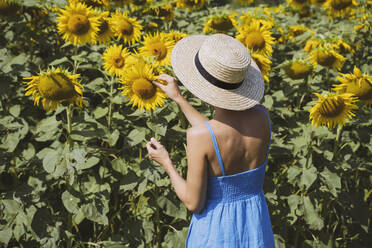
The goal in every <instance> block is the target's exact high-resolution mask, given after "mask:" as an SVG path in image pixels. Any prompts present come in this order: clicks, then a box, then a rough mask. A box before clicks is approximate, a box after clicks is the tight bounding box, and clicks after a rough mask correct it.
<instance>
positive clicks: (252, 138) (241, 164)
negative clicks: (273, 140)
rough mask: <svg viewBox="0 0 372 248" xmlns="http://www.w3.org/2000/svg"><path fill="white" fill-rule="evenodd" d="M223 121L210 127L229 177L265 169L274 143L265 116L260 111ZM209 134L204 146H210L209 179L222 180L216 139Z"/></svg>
mask: <svg viewBox="0 0 372 248" xmlns="http://www.w3.org/2000/svg"><path fill="white" fill-rule="evenodd" d="M260 107H263V106H262V105H260ZM263 108H264V107H263ZM266 112H267V113H268V110H266ZM220 119H221V120H218V119H217V118H216V119H212V120H211V121H209V123H210V125H211V127H212V129H213V132H214V134H215V136H216V139H217V143H218V147H219V150H220V153H221V157H222V161H223V167H224V170H225V174H226V175H233V174H236V173H240V172H244V171H247V170H252V169H255V168H257V167H259V166H260V165H262V164H263V163H264V162H265V159H266V154H267V149H268V145H269V139H270V127H269V122H268V119H267V117H266V114H265V112H264V111H263V110H262V109H261V108H259V107H257V108H252V109H249V110H245V111H242V112H240V113H239V115H231V116H223V118H220ZM200 128H202V127H200ZM204 128H205V129H206V130H207V128H206V127H204ZM206 132H207V133H208V134H207V135H205V134H204V135H203V139H205V142H203V144H208V145H207V146H206V147H205V149H206V150H205V152H206V160H207V164H208V165H207V168H208V176H221V175H222V171H221V169H220V166H219V163H218V159H217V156H216V152H215V150H214V148H213V143H212V139H211V137H210V135H209V132H208V131H206ZM203 133H204V132H203ZM208 136H209V137H208Z"/></svg>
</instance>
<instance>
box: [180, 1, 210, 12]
mask: <svg viewBox="0 0 372 248" xmlns="http://www.w3.org/2000/svg"><path fill="white" fill-rule="evenodd" d="M204 3H205V0H177V7H179V8H181V9H188V10H193V9H195V10H198V9H201V8H202V7H203V6H204Z"/></svg>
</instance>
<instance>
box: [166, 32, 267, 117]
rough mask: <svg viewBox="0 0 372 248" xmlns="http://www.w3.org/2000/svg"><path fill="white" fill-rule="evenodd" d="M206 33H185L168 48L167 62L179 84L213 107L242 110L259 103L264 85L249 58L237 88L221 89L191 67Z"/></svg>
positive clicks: (255, 66)
mask: <svg viewBox="0 0 372 248" xmlns="http://www.w3.org/2000/svg"><path fill="white" fill-rule="evenodd" d="M207 37H208V36H206V35H189V36H187V37H185V38H183V39H181V40H180V41H178V42H177V43H176V45H175V46H174V47H173V49H172V54H171V64H172V68H173V71H174V73H175V75H176V76H177V78H178V79H179V80H180V81H181V83H182V84H183V85H184V86H185V87H186V88H187V89H188V90H189V91H190V92H191V93H192V94H193V95H195V96H196V97H198V98H200V99H201V100H202V101H205V102H207V103H209V104H211V105H213V106H216V107H219V108H223V109H229V110H245V109H249V108H251V107H253V106H255V105H257V104H258V103H259V101H260V100H261V99H262V97H263V94H264V90H265V85H264V80H263V77H262V74H261V71H260V69H259V68H258V66H257V64H256V63H255V62H254V60H253V59H252V61H251V65H250V67H249V70H248V73H247V76H246V78H245V80H244V81H243V83H242V85H241V86H239V88H237V89H233V90H225V89H222V88H219V87H217V86H215V85H213V84H211V83H209V82H208V81H207V80H206V79H205V78H204V77H203V76H202V75H201V74H200V73H199V71H198V69H197V68H196V66H195V61H194V59H195V55H196V53H197V52H198V51H199V48H200V47H201V45H202V43H203V42H204V40H205V39H206V38H207Z"/></svg>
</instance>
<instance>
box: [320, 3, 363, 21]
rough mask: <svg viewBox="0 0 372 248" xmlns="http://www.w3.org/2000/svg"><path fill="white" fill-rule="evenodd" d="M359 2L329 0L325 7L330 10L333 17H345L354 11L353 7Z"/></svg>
mask: <svg viewBox="0 0 372 248" xmlns="http://www.w3.org/2000/svg"><path fill="white" fill-rule="evenodd" d="M357 5H358V3H357V2H356V1H355V0H327V1H326V2H325V3H324V5H323V6H324V9H326V10H328V15H329V16H333V17H345V16H346V15H348V14H351V13H352V12H353V8H354V7H355V6H357Z"/></svg>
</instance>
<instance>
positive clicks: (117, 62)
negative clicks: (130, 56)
mask: <svg viewBox="0 0 372 248" xmlns="http://www.w3.org/2000/svg"><path fill="white" fill-rule="evenodd" d="M112 61H113V62H114V66H115V67H116V68H122V67H123V66H124V64H125V61H124V58H123V57H122V56H120V55H117V56H115V57H114V58H113V59H112Z"/></svg>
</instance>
